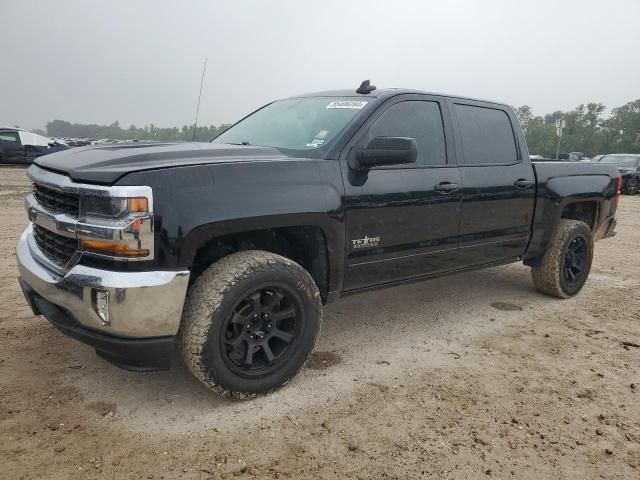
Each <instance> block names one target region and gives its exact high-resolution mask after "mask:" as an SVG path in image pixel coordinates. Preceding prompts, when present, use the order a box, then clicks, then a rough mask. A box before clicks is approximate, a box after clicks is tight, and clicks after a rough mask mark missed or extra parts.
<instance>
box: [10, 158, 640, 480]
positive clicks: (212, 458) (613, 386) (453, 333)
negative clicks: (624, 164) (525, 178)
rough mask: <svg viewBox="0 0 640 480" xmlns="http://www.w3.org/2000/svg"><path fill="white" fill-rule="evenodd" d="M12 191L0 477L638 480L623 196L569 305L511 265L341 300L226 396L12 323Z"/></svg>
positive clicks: (632, 224)
mask: <svg viewBox="0 0 640 480" xmlns="http://www.w3.org/2000/svg"><path fill="white" fill-rule="evenodd" d="M28 189H29V185H28V182H27V181H26V177H25V174H24V170H21V169H10V168H3V169H0V218H1V221H2V223H1V227H2V228H1V229H0V242H1V247H0V256H1V262H0V269H1V270H0V345H1V347H0V478H2V479H18V478H33V479H40V478H46V479H64V478H73V479H75V478H82V479H84V478H143V479H144V478H155V479H161V478H165V479H173V478H189V479H206V478H230V477H239V478H281V479H286V478H292V479H308V478H309V479H311V478H313V479H316V478H321V479H325V478H326V479H329V478H350V479H351V478H353V479H392V478H393V479H408V478H460V479H463V478H465V479H466V478H487V477H495V478H517V479H536V480H539V479H542V478H544V479H547V478H549V479H551V478H553V479H565V478H566V479H574V478H575V479H590V478H634V479H638V478H640V348H637V345H638V344H640V257H639V254H638V251H639V250H638V248H639V245H640V196H637V197H624V198H623V200H622V203H621V205H620V208H619V210H618V212H619V214H618V218H619V228H618V236H616V237H615V238H613V239H610V240H605V241H602V242H599V243H598V244H597V248H596V255H595V261H594V266H593V270H592V273H591V277H590V279H589V281H588V283H587V285H586V287H585V288H584V290H583V291H582V293H581V294H580V295H578V296H577V297H575V298H573V299H570V300H565V301H561V300H557V299H553V298H549V297H545V296H543V295H540V294H538V293H536V292H535V291H534V290H533V288H532V285H531V279H530V273H529V269H528V268H526V267H524V266H522V265H519V264H517V265H510V266H507V267H499V268H492V269H489V270H485V271H481V272H475V273H468V274H462V275H458V276H453V277H449V278H442V279H438V280H433V281H429V282H423V283H418V284H413V285H410V286H404V287H398V288H393V289H388V290H384V291H378V292H374V293H369V294H363V295H359V296H354V297H350V298H346V299H344V300H341V301H340V302H338V303H336V304H333V305H331V306H328V307H326V308H325V314H324V315H325V320H324V325H323V329H324V330H323V332H322V334H321V337H320V341H319V344H318V346H317V348H316V352H315V354H314V356H313V358H312V360H311V362H310V363H309V365H308V366H307V368H306V369H305V370H303V371H302V372H301V373H300V374H299V375H298V376H297V377H296V379H295V380H294V381H292V382H291V383H290V384H289V385H287V386H286V387H285V388H284V389H281V390H280V391H277V392H275V393H273V394H271V395H268V396H266V397H262V398H258V399H256V400H250V401H231V400H224V399H220V398H217V397H216V396H214V395H212V394H210V393H209V392H208V391H207V390H206V389H205V388H204V387H203V386H201V385H200V384H199V383H197V382H196V381H195V380H193V379H192V378H191V377H190V376H189V374H188V372H187V371H186V369H185V368H184V366H183V365H182V364H181V363H180V361H179V359H177V358H176V361H175V366H174V368H173V369H172V370H171V371H168V372H158V373H144V374H140V373H137V374H134V373H129V372H125V371H123V370H119V369H117V368H116V367H113V366H111V365H110V364H108V363H106V362H105V361H103V360H101V359H100V358H98V357H97V356H96V355H95V354H94V352H93V350H92V349H91V348H89V347H87V346H85V345H82V344H80V343H78V342H76V341H74V340H71V339H69V338H66V337H64V336H63V335H62V334H60V333H59V332H58V331H57V330H55V329H54V328H53V327H52V326H50V325H49V324H48V323H47V322H46V320H44V319H43V318H41V317H33V316H32V315H31V314H30V312H29V310H28V307H27V305H26V303H25V301H24V299H23V298H22V295H21V293H20V291H19V288H18V285H17V282H16V275H17V273H16V262H15V255H14V246H15V243H16V241H17V239H18V236H19V234H20V233H21V231H22V229H23V228H24V226H25V225H26V222H27V220H26V217H25V214H24V211H23V207H22V197H23V196H24V194H25V193H26V192H27V191H28ZM623 342H631V343H632V344H635V346H633V345H631V344H627V345H625V344H624V343H623Z"/></svg>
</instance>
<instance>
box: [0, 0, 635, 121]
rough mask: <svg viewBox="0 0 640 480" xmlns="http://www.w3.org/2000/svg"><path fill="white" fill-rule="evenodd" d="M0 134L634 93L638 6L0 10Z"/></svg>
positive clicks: (236, 3) (609, 101) (620, 97)
mask: <svg viewBox="0 0 640 480" xmlns="http://www.w3.org/2000/svg"><path fill="white" fill-rule="evenodd" d="M0 15H1V16H2V22H1V24H2V28H0V45H2V59H1V60H0V92H1V93H0V125H7V124H9V125H16V124H17V125H20V126H23V127H25V128H43V127H44V125H45V123H46V122H47V121H49V120H53V119H63V120H68V121H71V122H80V123H100V124H109V123H112V122H114V121H115V120H119V121H120V124H121V125H122V126H124V127H127V126H129V125H130V124H135V125H136V126H143V125H146V124H149V123H154V124H155V125H158V126H174V125H179V126H181V125H185V124H192V123H193V119H194V115H195V107H196V100H197V95H198V88H199V85H200V75H201V70H202V64H203V62H204V58H205V57H208V59H209V61H208V66H207V72H206V77H205V82H204V91H203V95H202V104H201V108H200V123H201V124H219V123H223V122H233V121H235V120H237V119H238V118H239V117H241V116H242V115H243V114H244V113H246V112H248V111H250V110H252V109H255V108H256V107H258V106H260V105H262V104H264V103H266V102H268V101H270V100H273V99H276V98H280V97H284V96H290V95H293V94H296V93H302V92H308V91H315V90H326V89H335V88H354V89H355V88H356V87H357V86H358V84H359V83H360V81H361V80H363V79H367V78H370V79H371V80H372V83H374V84H375V85H377V86H378V87H409V88H418V89H423V90H428V91H435V92H444V93H455V94H460V95H466V96H473V97H480V98H487V99H491V100H499V101H504V102H507V103H510V104H512V105H516V106H519V105H523V104H528V105H530V106H531V107H532V108H533V109H534V111H535V112H536V113H547V112H550V111H553V110H558V109H562V110H566V109H570V108H573V107H575V106H576V105H578V104H580V103H586V102H590V101H596V102H602V103H604V104H606V105H607V106H608V107H614V106H619V105H622V104H624V103H626V102H628V101H631V100H635V99H638V98H640V61H639V60H640V0H607V1H602V0H563V1H554V0H520V1H512V0H502V1H501V0H495V1H490V0H484V1H481V0H477V1H476V0H466V1H464V0H460V1H444V0H436V1H427V0H424V1H418V0H416V1H399V0H395V1H375V0H367V1H360V0H357V1H356V0H322V1H317V0H316V1H303V0H297V1H295V0H288V1H287V0H268V1H259V0H252V1H249V0H246V1H243V0H229V1H223V0H219V1H214V0H209V1H204V0H203V1H195V0H194V1H175V0H172V1H159V0H157V1H140V0H138V1H131V0H121V1H120V0H110V1H104V0H102V1H92V0H78V1H71V0H59V1H51V0H48V1H30V0H20V1H16V0H0Z"/></svg>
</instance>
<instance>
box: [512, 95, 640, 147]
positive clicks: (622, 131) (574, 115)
mask: <svg viewBox="0 0 640 480" xmlns="http://www.w3.org/2000/svg"><path fill="white" fill-rule="evenodd" d="M605 110H606V107H605V106H604V105H603V104H602V103H587V104H586V105H584V104H583V105H578V106H577V107H576V108H574V109H573V110H571V111H568V112H562V111H560V110H558V111H556V112H553V113H549V114H547V115H544V116H541V115H534V114H533V112H532V111H531V108H530V107H529V106H527V105H524V106H522V107H520V108H517V109H516V114H517V115H518V119H519V120H520V123H521V124H522V129H523V130H524V134H525V138H526V139H527V145H528V147H529V152H530V153H531V154H537V155H543V156H545V157H547V158H554V157H555V152H556V146H557V142H558V137H557V136H556V120H560V121H562V120H564V121H565V124H566V126H565V128H564V130H563V132H562V143H561V145H560V151H561V152H583V153H584V154H585V155H587V156H589V157H591V156H594V155H598V154H603V153H640V99H638V100H635V101H633V102H629V103H627V104H625V105H623V106H621V107H618V108H614V109H613V110H612V111H611V114H610V115H609V116H608V117H607V118H605V117H604V116H603V114H604V111H605Z"/></svg>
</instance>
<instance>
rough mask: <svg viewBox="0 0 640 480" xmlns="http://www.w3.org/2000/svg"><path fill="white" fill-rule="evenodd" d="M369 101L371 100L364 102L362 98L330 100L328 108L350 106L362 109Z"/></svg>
mask: <svg viewBox="0 0 640 480" xmlns="http://www.w3.org/2000/svg"><path fill="white" fill-rule="evenodd" d="M367 103H369V102H364V101H362V100H339V101H333V102H330V103H329V105H327V106H326V108H328V109H329V108H349V109H352V110H362V109H363V108H364V106H365V105H366V104H367Z"/></svg>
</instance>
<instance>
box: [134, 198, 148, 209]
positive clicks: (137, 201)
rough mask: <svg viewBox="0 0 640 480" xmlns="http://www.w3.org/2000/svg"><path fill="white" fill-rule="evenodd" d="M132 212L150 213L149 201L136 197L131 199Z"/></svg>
mask: <svg viewBox="0 0 640 480" xmlns="http://www.w3.org/2000/svg"><path fill="white" fill-rule="evenodd" d="M129 211H130V212H148V211H149V201H148V200H147V199H146V198H144V197H135V198H130V199H129Z"/></svg>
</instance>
